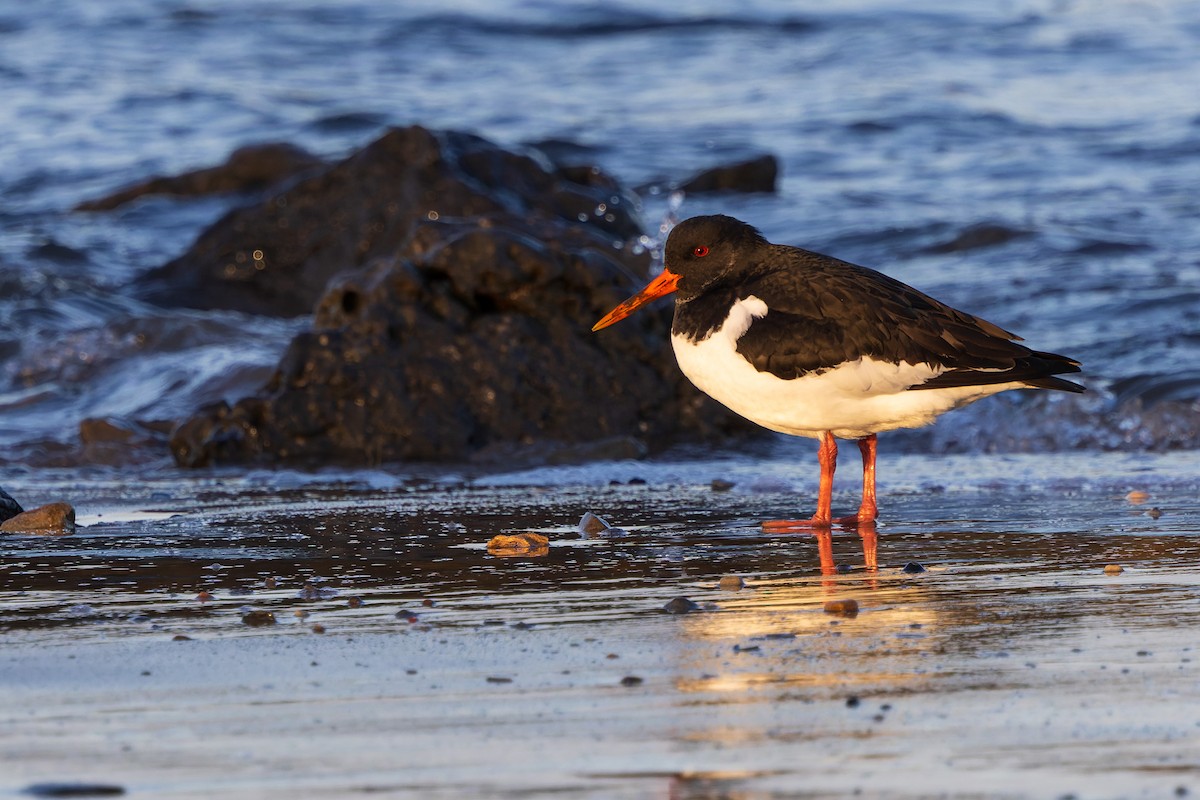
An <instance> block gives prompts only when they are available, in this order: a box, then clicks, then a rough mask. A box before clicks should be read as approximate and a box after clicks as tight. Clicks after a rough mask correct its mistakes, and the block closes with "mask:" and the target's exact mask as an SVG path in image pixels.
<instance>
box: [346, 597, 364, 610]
mask: <svg viewBox="0 0 1200 800" xmlns="http://www.w3.org/2000/svg"><path fill="white" fill-rule="evenodd" d="M362 604H363V601H362V598H361V597H348V598H346V605H348V606H350V607H351V608H362Z"/></svg>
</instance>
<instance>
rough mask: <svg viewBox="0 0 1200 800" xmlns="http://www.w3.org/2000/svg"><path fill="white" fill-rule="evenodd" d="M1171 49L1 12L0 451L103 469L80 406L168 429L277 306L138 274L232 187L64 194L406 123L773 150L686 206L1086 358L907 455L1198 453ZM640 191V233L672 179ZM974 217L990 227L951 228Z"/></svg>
mask: <svg viewBox="0 0 1200 800" xmlns="http://www.w3.org/2000/svg"><path fill="white" fill-rule="evenodd" d="M1197 39H1200V10H1198V7H1197V6H1196V4H1194V3H1190V2H1184V1H1183V0H1174V1H1173V0H1163V1H1162V2H1156V3H1152V4H1145V3H1137V2H1116V3H1105V4H1100V5H1097V4H1090V3H1063V2H1058V1H1057V0H1055V1H1054V2H1051V0H1045V2H1038V1H1031V2H1019V3H1008V4H1002V5H999V6H995V7H990V6H987V7H985V6H969V7H968V6H963V5H962V4H956V3H939V2H928V3H920V4H912V3H905V4H897V3H889V2H878V1H877V0H876V1H872V0H863V1H862V2H855V3H853V4H839V6H838V7H837V9H830V8H829V7H828V6H827V5H826V4H816V3H802V4H795V3H782V2H758V3H753V4H750V5H742V6H740V7H739V9H738V10H737V11H730V10H729V9H728V8H727V7H726V6H725V5H722V4H715V3H701V4H694V3H693V4H688V6H687V7H686V8H681V7H678V6H677V5H671V4H656V5H650V6H647V5H646V4H637V5H636V6H634V5H623V4H615V3H608V4H603V5H589V4H583V5H580V4H573V3H570V4H569V3H554V2H547V3H526V2H517V1H516V0H514V1H513V2H499V3H489V4H486V5H485V6H480V5H478V4H475V3H471V2H457V3H456V2H450V3H444V2H438V3H405V4H403V6H402V7H401V6H397V5H396V4H394V3H382V2H377V1H376V0H356V2H350V3H338V4H323V3H304V4H290V5H288V6H286V7H281V6H279V5H278V4H276V3H269V2H248V3H247V2H239V3H206V4H204V5H203V6H202V7H201V6H193V5H189V4H187V3H168V4H165V5H164V4H162V3H157V2H149V0H122V1H121V2H114V3H103V4H95V3H88V2H82V0H67V1H66V2H62V3H57V4H55V7H54V10H53V11H46V10H44V9H41V8H40V7H38V6H35V5H28V4H27V5H20V4H17V5H12V6H11V7H8V8H7V9H5V10H4V11H3V12H2V13H0V80H3V82H4V84H5V100H6V109H7V111H8V114H7V115H6V116H5V118H4V121H3V126H4V127H3V130H4V135H3V136H0V226H2V227H3V230H4V235H3V236H2V237H0V464H9V465H20V464H36V465H39V466H69V465H77V464H81V463H98V464H103V463H107V462H106V456H105V455H104V454H98V453H95V452H90V451H89V450H88V449H87V448H83V447H81V446H80V445H79V440H78V423H79V422H80V421H81V420H82V419H84V418H87V417H98V416H104V417H113V418H115V419H117V420H119V421H123V422H124V423H125V424H127V425H133V424H136V423H137V422H139V421H140V422H144V423H147V424H159V425H169V424H170V422H171V421H173V420H178V419H180V418H181V417H184V416H186V415H188V414H189V413H191V412H192V411H193V410H194V409H196V408H198V407H200V406H202V405H205V404H207V403H211V402H214V401H216V400H221V399H225V400H229V401H233V400H236V399H238V398H240V397H242V396H245V395H246V394H250V393H252V392H253V391H255V390H256V389H257V388H258V387H259V386H261V385H262V383H263V382H264V381H265V379H266V376H267V375H268V374H269V371H270V369H271V368H272V366H273V365H274V363H275V362H276V360H277V359H278V356H279V353H280V352H281V351H282V349H283V347H284V345H285V343H286V342H287V341H288V339H289V338H290V337H291V336H292V335H293V334H294V333H295V332H296V330H297V329H298V328H299V327H300V326H301V325H302V324H303V322H302V321H298V322H296V323H281V322H278V321H273V320H265V319H261V318H255V317H247V316H243V315H236V314H229V313H224V312H222V313H204V312H180V311H175V310H172V311H169V312H164V311H161V310H158V309H154V308H151V307H148V306H146V305H144V304H143V303H141V302H139V301H137V300H135V299H133V298H132V297H131V293H130V291H129V287H130V285H131V284H132V283H133V282H135V281H136V280H137V277H138V276H139V275H141V274H142V273H143V272H145V271H146V270H148V269H150V268H152V267H155V266H157V265H159V264H161V263H163V262H164V261H166V260H168V259H169V258H172V257H173V256H175V255H177V254H179V253H180V252H182V251H183V250H185V249H186V247H187V246H188V244H189V243H190V242H191V240H192V239H193V238H194V236H195V235H196V233H197V232H198V231H199V230H200V229H202V228H203V227H204V226H205V225H207V224H208V223H210V222H211V221H213V220H215V219H216V218H217V217H219V216H220V215H221V214H222V213H223V212H224V211H225V210H226V209H227V208H229V207H230V205H231V204H234V203H236V202H237V198H215V199H206V200H200V201H178V200H171V199H163V198H157V199H156V198H147V199H145V200H143V201H141V202H139V203H136V204H134V205H132V206H130V207H128V208H126V209H122V210H121V211H119V212H116V213H111V214H81V213H71V212H70V211H69V209H70V208H71V207H72V206H74V205H75V204H76V203H78V202H80V201H82V200H85V199H89V198H92V197H95V196H97V195H101V194H104V193H106V192H108V191H111V190H113V189H115V188H117V187H119V186H122V185H125V184H129V183H133V182H136V181H138V180H141V179H144V178H146V177H148V176H150V175H152V174H173V173H178V172H181V171H184V170H187V169H191V168H196V167H201V166H207V165H210V164H215V163H218V162H220V161H221V160H223V159H224V158H225V156H226V155H227V154H228V153H229V152H230V151H231V150H232V149H234V148H235V147H236V146H239V145H243V144H247V143H252V142H261V141H266V140H286V141H290V142H295V143H298V144H301V145H303V146H306V147H308V148H311V149H313V150H314V151H315V152H318V153H321V154H323V155H327V156H331V157H336V156H339V155H341V154H344V153H346V152H349V151H350V150H352V149H353V148H355V147H358V146H361V145H363V144H364V143H366V142H368V141H370V140H371V139H372V138H374V137H375V136H377V135H378V134H379V133H380V132H381V131H382V130H383V128H384V127H385V126H387V125H391V124H396V125H403V124H410V123H421V124H424V125H428V126H431V127H441V128H455V129H467V130H472V131H475V132H477V133H480V134H482V135H484V136H487V137H489V138H491V139H493V140H495V141H497V142H499V143H501V144H504V145H508V146H520V145H521V144H522V143H527V142H539V141H547V140H551V141H555V142H559V143H560V145H559V149H560V150H562V149H565V150H567V151H568V152H571V153H574V154H575V155H574V156H572V157H574V158H577V159H580V160H587V161H594V162H596V163H599V164H600V165H601V166H603V167H604V168H605V169H606V170H608V171H610V172H611V173H613V174H614V175H616V176H618V177H619V178H620V179H621V180H623V181H625V182H626V183H627V184H629V185H633V186H639V185H643V184H646V183H648V182H658V183H660V184H663V185H666V186H669V185H670V184H671V183H672V182H678V181H680V180H682V179H684V178H686V177H687V176H688V175H690V174H691V173H693V172H695V171H696V170H698V169H700V168H703V167H706V166H709V165H712V164H716V163H723V162H729V161H732V160H736V159H739V158H742V157H745V156H748V155H752V154H757V153H760V152H764V151H766V152H771V153H774V154H776V155H777V156H778V157H779V158H780V161H781V164H782V167H783V177H782V181H781V186H780V192H779V194H777V195H760V196H710V197H688V198H684V202H683V205H682V207H681V208H680V209H679V212H680V214H682V215H692V214H697V213H707V212H713V211H721V212H724V213H731V214H734V215H736V216H740V217H742V218H745V219H747V220H749V221H751V222H752V223H754V224H756V225H758V226H760V227H761V228H762V229H763V230H764V231H765V232H766V233H767V234H768V236H770V237H771V238H773V239H775V240H777V241H783V242H789V243H796V244H803V245H806V246H809V247H811V248H814V249H817V250H823V251H827V252H830V253H832V254H834V255H837V256H840V257H842V258H846V259H849V260H852V261H857V262H860V263H864V264H867V265H869V266H875V267H879V268H882V269H884V270H885V271H888V272H890V273H892V274H894V275H896V276H897V277H899V278H901V279H903V280H906V281H908V282H910V283H913V284H915V285H917V286H918V287H920V288H922V289H924V290H926V291H929V292H931V293H933V294H935V295H937V296H939V297H941V298H943V299H945V300H947V301H949V302H950V303H952V304H955V305H958V306H961V307H964V308H966V309H967V310H969V311H972V312H974V313H977V314H980V315H982V316H985V317H988V318H991V319H993V320H995V321H996V322H998V323H999V324H1001V325H1003V326H1005V327H1010V328H1012V329H1015V330H1017V331H1018V332H1020V333H1021V334H1022V335H1023V336H1025V337H1026V338H1027V339H1028V340H1029V341H1030V342H1031V343H1032V344H1033V345H1034V346H1036V347H1038V348H1042V349H1049V350H1052V351H1056V352H1065V353H1068V354H1070V355H1073V356H1075V357H1077V358H1079V359H1081V360H1082V361H1083V362H1084V364H1085V369H1086V371H1085V375H1084V378H1083V380H1084V382H1085V383H1086V384H1087V385H1088V386H1089V388H1091V389H1092V390H1093V392H1092V394H1091V395H1089V396H1085V397H1081V398H1063V399H1060V400H1057V401H1053V402H1052V401H1051V400H1050V399H1049V398H1045V397H1042V398H1040V399H1036V400H1030V399H1023V400H1012V401H1000V400H996V401H989V403H988V404H984V406H981V407H977V408H976V409H972V410H971V411H968V412H964V413H962V414H959V415H957V416H952V417H951V418H948V419H947V420H946V421H945V422H944V423H942V424H941V425H940V426H939V427H938V428H937V429H936V431H935V433H933V434H931V435H926V436H917V437H913V438H911V439H908V440H905V442H904V443H903V446H905V447H907V448H909V449H911V450H913V451H934V452H978V451H981V450H1000V451H1045V450H1061V449H1066V448H1074V447H1084V448H1088V449H1131V450H1144V449H1154V450H1163V449H1171V448H1179V447H1185V448H1193V449H1194V448H1196V447H1197V445H1198V444H1200V421H1198V420H1200V411H1198V409H1197V406H1196V402H1197V398H1198V397H1200V372H1198V371H1197V366H1196V365H1197V364H1200V337H1197V335H1196V330H1197V323H1198V322H1200V316H1198V315H1200V302H1198V300H1200V295H1198V294H1197V291H1198V290H1197V287H1200V262H1197V260H1196V258H1195V255H1194V254H1195V253H1196V252H1197V251H1198V250H1200V238H1198V237H1200V233H1198V232H1197V226H1196V225H1194V224H1193V223H1194V220H1195V218H1196V216H1197V213H1198V212H1200V206H1198V205H1197V200H1196V197H1195V192H1194V191H1193V187H1194V186H1195V185H1196V184H1197V183H1198V182H1200V124H1198V120H1200V108H1197V106H1196V103H1195V102H1194V95H1195V93H1194V87H1195V85H1196V84H1197V81H1198V80H1200V57H1198V56H1197V55H1196V54H1197V53H1200V47H1198V46H1197V45H1198V44H1200V43H1198V42H1197ZM516 53H519V54H520V56H519V57H514V54H516ZM564 141H566V142H571V143H574V144H575V145H577V146H575V147H565V146H563V145H561V142H564ZM643 201H644V209H643V215H644V218H645V219H646V220H647V222H648V224H649V225H650V227H651V228H653V227H654V226H655V225H656V224H657V221H658V220H659V219H661V218H662V216H663V214H664V213H665V211H666V207H667V196H666V193H665V192H660V193H658V194H655V193H652V192H648V193H645V194H644V196H643ZM982 224H988V225H994V226H998V228H999V230H1000V233H1001V234H1002V238H1006V239H1007V240H1006V241H1004V242H1003V243H1001V244H998V245H995V246H991V247H982V246H981V247H974V248H971V249H965V250H964V249H955V248H954V247H948V244H949V243H951V242H953V241H954V240H956V239H957V238H958V237H960V236H962V235H963V234H964V233H969V231H970V230H971V229H972V228H973V227H974V226H977V225H982ZM591 322H593V321H592V320H581V321H580V324H581V325H590V323H591ZM988 409H992V410H991V411H989V410H988ZM107 461H111V458H108V459H107ZM164 461H165V454H162V453H161V451H155V452H153V453H143V454H140V455H139V456H138V458H136V459H135V462H136V463H146V462H149V465H150V466H151V467H152V468H157V467H159V466H161V465H162V463H163V462H164Z"/></svg>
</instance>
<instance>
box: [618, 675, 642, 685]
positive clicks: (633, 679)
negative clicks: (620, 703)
mask: <svg viewBox="0 0 1200 800" xmlns="http://www.w3.org/2000/svg"><path fill="white" fill-rule="evenodd" d="M643 683H645V681H644V680H643V679H642V678H639V677H638V676H637V675H626V676H625V677H624V678H621V685H622V686H641V685H642V684H643Z"/></svg>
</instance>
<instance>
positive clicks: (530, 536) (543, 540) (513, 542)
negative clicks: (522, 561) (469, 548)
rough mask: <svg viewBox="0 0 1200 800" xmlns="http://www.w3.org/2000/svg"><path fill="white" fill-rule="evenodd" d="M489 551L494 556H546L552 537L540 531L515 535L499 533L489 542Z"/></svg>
mask: <svg viewBox="0 0 1200 800" xmlns="http://www.w3.org/2000/svg"><path fill="white" fill-rule="evenodd" d="M487 551H488V552H489V553H491V554H492V555H494V556H499V557H501V558H507V557H509V556H544V555H546V554H547V553H549V552H550V539H549V538H547V537H545V536H543V535H542V534H540V533H533V532H526V533H517V534H513V535H509V534H505V533H502V534H499V535H497V536H493V537H492V539H491V541H489V542H488V543H487Z"/></svg>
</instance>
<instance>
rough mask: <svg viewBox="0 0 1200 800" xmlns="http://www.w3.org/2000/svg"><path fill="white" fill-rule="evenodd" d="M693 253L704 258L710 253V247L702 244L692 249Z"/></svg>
mask: <svg viewBox="0 0 1200 800" xmlns="http://www.w3.org/2000/svg"><path fill="white" fill-rule="evenodd" d="M692 255H694V256H695V257H696V258H704V257H705V256H706V255H708V248H707V247H705V246H704V245H700V246H699V247H697V248H696V249H694V250H692Z"/></svg>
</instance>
